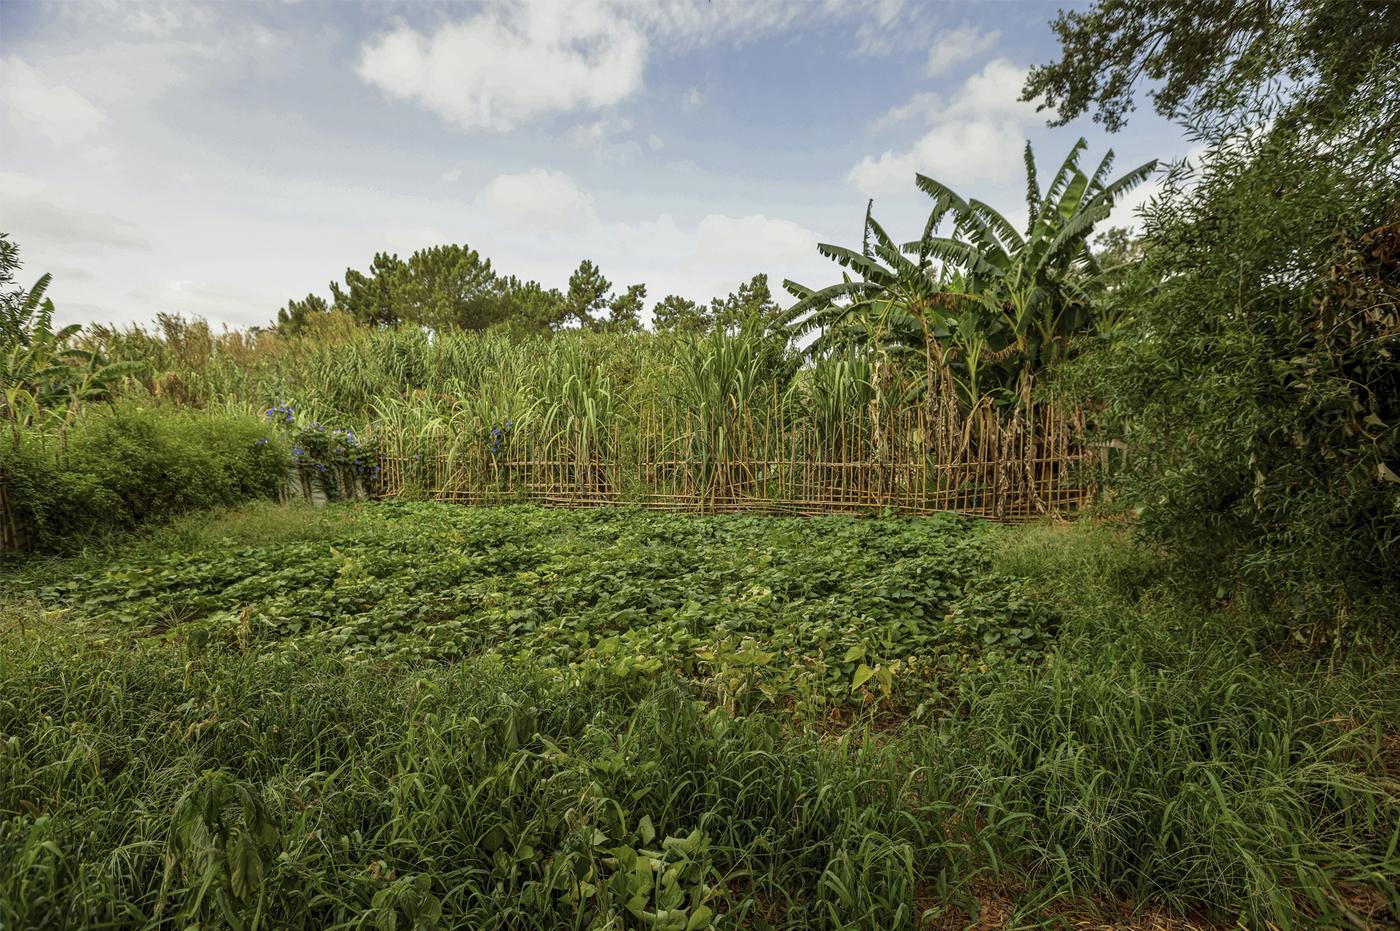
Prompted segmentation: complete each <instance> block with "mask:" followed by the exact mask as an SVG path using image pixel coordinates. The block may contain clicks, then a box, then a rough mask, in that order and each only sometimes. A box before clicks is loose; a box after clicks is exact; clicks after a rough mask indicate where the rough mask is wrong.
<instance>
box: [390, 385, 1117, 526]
mask: <svg viewBox="0 0 1400 931" xmlns="http://www.w3.org/2000/svg"><path fill="white" fill-rule="evenodd" d="M493 430H494V431H497V432H492V431H493ZM1083 436H1084V421H1083V416H1082V414H1080V413H1079V412H1078V411H1073V412H1069V413H1061V412H1060V411H1058V410H1056V409H1055V408H1053V407H1051V406H1049V405H1037V406H1034V407H1028V408H1024V409H1019V410H1015V411H1010V412H1007V411H1001V410H997V409H995V408H993V407H992V406H991V405H990V404H987V405H982V406H980V407H979V408H977V409H976V410H974V411H972V412H971V413H968V414H952V415H950V414H948V413H946V412H938V411H934V412H930V411H928V410H926V409H923V408H907V409H905V410H902V411H899V412H897V413H893V414H884V415H881V414H879V413H869V412H862V413H861V414H860V415H857V416H851V417H846V418H842V419H840V420H837V421H834V422H823V421H822V420H820V419H818V418H811V417H808V418H797V419H786V418H785V417H784V412H783V410H782V409H781V408H780V407H779V406H778V405H777V404H776V403H775V404H774V405H773V408H772V409H771V410H768V411H764V410H763V409H762V408H761V407H760V408H759V409H758V410H757V411H755V410H754V409H752V408H738V407H737V405H736V406H735V407H734V408H732V409H728V410H722V411H718V412H711V411H703V410H702V411H682V412H676V411H669V410H666V409H664V408H656V409H644V410H643V411H641V412H639V416H638V419H637V420H636V421H635V422H634V424H631V425H629V429H627V430H625V431H623V430H618V431H616V432H609V431H606V430H601V431H600V430H596V429H590V428H589V427H588V426H587V425H585V424H581V423H566V424H563V425H558V426H556V427H555V428H554V429H549V428H548V427H547V426H546V427H545V428H541V426H540V425H529V424H526V425H520V426H514V427H512V428H509V429H505V428H502V427H499V426H497V427H487V426H485V425H481V426H478V427H477V428H476V429H473V430H468V431H465V432H464V433H461V434H457V435H453V436H451V437H448V438H443V437H441V436H438V437H436V438H433V439H431V440H428V441H424V440H423V439H421V438H415V437H404V436H394V435H392V434H391V435H381V440H382V442H383V443H384V447H383V448H384V449H385V450H386V452H385V457H384V462H383V469H382V475H381V481H380V485H379V489H378V494H379V496H380V497H398V496H404V495H420V496H425V497H430V498H436V499H439V500H444V501H455V502H460V503H464V504H501V503H508V502H524V501H533V502H538V503H542V504H547V505H555V506H564V507H594V506H605V505H616V504H634V505H641V506H644V507H649V508H655V509H660V510H672V511H688V512H696V513H742V512H762V513H777V514H799V515H816V514H829V513H843V512H846V513H849V512H882V511H887V510H889V511H894V512H898V513H905V514H933V513H939V512H956V513H961V514H969V515H975V516H978V517H984V518H988V519H992V520H1001V521H1016V520H1026V519H1030V518H1034V517H1039V516H1042V515H1065V514H1069V513H1071V512H1073V511H1075V510H1077V509H1079V508H1080V507H1081V506H1082V505H1084V504H1085V503H1086V502H1088V501H1090V500H1091V499H1092V498H1094V496H1095V495H1096V489H1097V484H1098V481H1099V478H1100V476H1101V473H1102V465H1103V462H1102V451H1101V450H1099V449H1096V448H1094V447H1091V446H1089V445H1087V444H1085V443H1084V442H1083V441H1082V437H1083Z"/></svg>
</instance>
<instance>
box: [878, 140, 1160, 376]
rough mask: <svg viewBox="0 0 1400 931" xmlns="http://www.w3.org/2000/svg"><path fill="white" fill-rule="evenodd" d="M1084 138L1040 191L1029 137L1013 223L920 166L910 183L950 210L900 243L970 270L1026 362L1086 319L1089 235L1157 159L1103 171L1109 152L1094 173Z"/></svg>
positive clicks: (1061, 347) (1036, 360)
mask: <svg viewBox="0 0 1400 931" xmlns="http://www.w3.org/2000/svg"><path fill="white" fill-rule="evenodd" d="M1087 145H1088V143H1086V142H1085V140H1083V139H1080V140H1079V141H1078V142H1077V143H1075V145H1074V146H1073V148H1071V149H1070V152H1069V155H1068V156H1066V158H1065V160H1064V162H1063V163H1062V164H1061V165H1060V168H1059V170H1058V171H1056V173H1055V176H1054V177H1053V178H1052V179H1051V181H1050V184H1049V186H1048V187H1047V188H1046V189H1045V191H1044V192H1042V191H1041V190H1040V188H1039V185H1038V183H1037V180H1036V164H1035V153H1034V151H1033V150H1032V149H1031V146H1030V144H1029V143H1027V144H1026V150H1025V162H1026V189H1027V192H1026V207H1027V216H1028V218H1029V219H1028V222H1027V225H1026V230H1025V232H1024V233H1021V232H1018V231H1017V230H1016V228H1015V226H1014V225H1013V224H1012V223H1010V222H1009V221H1008V220H1007V219H1006V217H1005V216H1003V215H1002V214H1001V213H999V212H997V211H996V210H995V209H994V208H992V207H991V206H990V205H989V204H987V203H984V202H983V201H980V200H976V199H964V198H963V197H961V196H960V195H959V194H957V193H956V192H955V191H953V190H952V189H951V188H949V187H948V186H947V185H945V184H943V183H941V182H939V181H936V180H934V179H933V178H930V177H928V176H927V175H922V174H920V175H917V176H916V177H915V184H916V185H917V186H918V187H919V189H920V190H921V191H923V192H924V193H926V194H928V195H929V196H930V197H932V198H933V199H934V203H935V210H936V211H945V210H950V211H951V212H952V214H953V215H954V217H955V218H956V219H955V223H954V228H953V232H952V235H950V236H929V235H925V236H923V237H921V238H920V239H919V240H917V241H915V242H911V243H906V244H905V245H904V246H903V249H904V250H905V252H907V253H909V254H917V255H929V256H932V257H933V258H935V259H938V260H939V261H941V262H942V263H943V264H944V265H945V266H946V267H950V268H954V269H957V270H959V271H960V272H961V273H962V274H963V275H965V276H966V279H967V285H968V290H969V291H970V292H972V293H974V294H976V295H978V297H979V299H980V301H981V303H982V304H983V306H984V307H985V308H986V309H987V310H988V311H989V313H990V314H992V315H994V316H999V317H1000V318H1001V320H1002V322H1003V323H1004V325H1005V328H1006V335H1007V339H1008V341H1009V342H1010V344H1012V345H1014V346H1015V352H1014V356H1015V357H1016V359H1017V361H1019V362H1020V364H1021V365H1022V366H1023V367H1029V368H1037V367H1040V366H1043V365H1052V364H1054V363H1055V362H1058V361H1060V360H1061V359H1063V358H1064V357H1065V356H1066V355H1067V353H1068V351H1069V342H1070V340H1071V338H1072V337H1073V336H1074V334H1076V333H1079V332H1082V331H1083V330H1085V329H1086V328H1088V327H1089V326H1090V325H1091V323H1092V315H1093V310H1094V307H1093V300H1092V297H1091V293H1090V289H1091V288H1092V286H1093V283H1094V281H1095V280H1096V279H1097V278H1098V277H1099V276H1100V275H1101V269H1099V267H1098V264H1097V262H1096V261H1095V259H1094V255H1093V251H1092V250H1091V249H1090V248H1089V238H1090V236H1091V235H1093V232H1094V229H1095V227H1096V226H1097V225H1098V224H1100V223H1102V222H1103V221H1104V220H1106V219H1108V216H1109V213H1110V212H1111V211H1112V210H1113V205H1114V204H1115V203H1116V202H1117V201H1118V200H1119V199H1120V198H1121V197H1122V196H1123V195H1124V194H1126V193H1127V192H1128V191H1130V190H1132V189H1133V188H1134V187H1136V186H1137V185H1139V184H1141V183H1142V182H1143V181H1144V180H1146V178H1147V177H1148V175H1150V174H1151V173H1152V171H1153V170H1154V169H1155V168H1156V167H1157V163H1156V161H1150V162H1147V163H1145V164H1143V165H1139V166H1138V167H1137V168H1135V169H1133V170H1132V171H1130V172H1128V173H1127V174H1124V175H1122V176H1121V177H1119V178H1117V179H1115V180H1113V181H1109V180H1108V177H1109V172H1110V171H1111V170H1112V167H1113V160H1114V156H1113V152H1112V151H1110V152H1108V153H1107V154H1106V155H1105V156H1104V157H1103V159H1102V160H1100V162H1099V164H1098V166H1097V167H1096V168H1095V169H1094V171H1093V173H1092V174H1086V173H1085V172H1084V171H1083V170H1082V169H1081V168H1080V164H1079V162H1080V158H1081V156H1082V155H1083V153H1084V150H1085V149H1086V148H1087Z"/></svg>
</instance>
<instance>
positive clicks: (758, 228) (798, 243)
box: [695, 213, 817, 265]
mask: <svg viewBox="0 0 1400 931" xmlns="http://www.w3.org/2000/svg"><path fill="white" fill-rule="evenodd" d="M695 238H696V245H695V251H696V255H697V257H700V258H703V259H707V260H712V261H715V262H718V263H722V264H724V265H733V264H734V262H735V261H760V262H764V263H770V262H783V261H787V260H791V259H794V258H798V257H801V256H805V255H809V254H811V253H812V252H813V251H815V249H816V247H817V236H816V234H815V233H813V232H812V231H811V230H809V229H805V228H804V227H801V226H798V225H797V224H796V223H793V222H791V221H790V220H778V219H773V218H771V217H767V216H764V215H763V214H761V213H756V214H752V215H750V216H746V217H730V216H725V215H723V214H710V215H708V216H706V217H705V218H703V219H702V220H701V221H700V223H699V225H698V226H697V227H696V237H695Z"/></svg>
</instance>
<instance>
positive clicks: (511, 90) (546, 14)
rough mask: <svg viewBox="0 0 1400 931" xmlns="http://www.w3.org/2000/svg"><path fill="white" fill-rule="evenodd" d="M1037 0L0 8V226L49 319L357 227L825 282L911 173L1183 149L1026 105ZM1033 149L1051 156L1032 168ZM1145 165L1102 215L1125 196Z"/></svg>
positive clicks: (559, 267) (259, 276)
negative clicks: (840, 255)
mask: <svg viewBox="0 0 1400 931" xmlns="http://www.w3.org/2000/svg"><path fill="white" fill-rule="evenodd" d="M1056 8H1057V4H1054V3H1048V2H1038V0H1036V2H1012V0H1003V2H976V3H972V2H967V3H962V2H959V3H954V2H948V3H916V2H912V0H905V2H900V0H872V2H857V0H852V2H834V0H833V2H828V0H694V2H693V0H653V2H642V0H635V2H629V0H574V2H557V0H529V2H525V0H521V2H517V3H509V4H506V3H490V2H487V3H433V4H427V3H416V4H407V5H395V4H388V3H351V2H335V3H332V2H316V0H304V2H299V3H283V2H278V3H253V2H238V3H235V2H228V3H220V4H210V5H201V4H193V3H155V4H144V3H129V2H102V3H97V2H93V3H88V2H80V0H75V2H54V3H47V2H41V3H25V2H15V0H6V2H3V3H0V229H5V230H7V231H8V232H10V233H11V235H12V237H13V238H14V239H16V240H17V241H18V242H19V243H20V245H21V248H22V250H23V258H24V261H25V271H24V274H23V277H24V278H26V279H29V278H33V277H37V276H38V275H39V274H40V273H41V272H44V271H49V272H52V273H53V274H54V278H55V281H54V284H53V286H52V289H51V291H50V294H51V296H52V297H53V298H54V300H55V303H56V304H57V305H58V307H59V312H60V316H61V318H62V319H63V320H64V321H65V322H74V321H76V322H84V321H93V320H96V321H103V322H129V321H136V322H146V321H150V320H151V319H153V318H154V316H155V314H156V313H157V312H162V311H165V312H176V313H183V314H186V315H191V316H201V317H206V318H208V319H210V320H212V321H215V322H218V323H221V324H227V325H229V326H246V325H250V324H259V323H265V322H267V321H268V320H270V319H271V318H272V317H274V316H275V314H276V310H277V308H278V307H279V306H280V305H281V304H283V303H284V302H285V301H286V299H287V298H289V297H300V296H302V295H304V294H306V293H307V292H313V291H314V292H317V293H321V294H326V293H328V288H327V282H329V281H330V280H331V279H332V278H337V279H338V278H340V277H341V276H342V275H343V274H344V271H345V268H346V267H347V266H353V267H356V268H363V267H365V266H366V265H367V264H368V262H369V259H370V258H371V256H372V255H373V253H374V252H376V251H380V250H388V251H394V252H398V253H400V254H401V255H407V254H408V253H410V252H412V251H413V250H414V249H416V248H420V247H423V246H430V245H435V244H439V243H445V242H464V243H468V244H470V245H471V246H472V247H473V248H476V249H478V250H480V251H481V252H482V253H483V254H484V255H486V256H488V257H490V258H491V259H492V261H493V264H494V266H495V267H496V268H497V269H498V270H500V271H502V272H505V273H509V274H514V275H517V276H519V277H523V278H535V279H538V280H540V281H542V282H543V283H545V284H546V285H552V286H560V287H562V286H563V285H564V283H565V281H566V280H567V278H568V275H569V272H570V271H571V270H572V269H573V268H574V267H575V266H576V265H577V264H578V262H579V260H580V259H583V258H589V259H592V260H594V261H595V262H597V263H598V264H599V265H600V266H601V267H602V269H603V272H604V273H605V274H606V275H607V276H608V277H609V278H610V279H611V280H612V281H613V282H614V284H615V285H616V286H617V288H618V289H619V290H621V289H622V288H623V287H625V286H626V285H628V284H631V283H634V282H642V283H645V284H646V285H647V286H648V298H649V302H651V303H654V302H655V301H657V300H659V299H660V298H661V297H663V296H664V295H666V294H668V293H679V294H682V295H684V296H687V297H690V298H692V299H697V300H703V299H708V298H710V297H712V296H714V295H716V294H723V293H725V292H728V291H729V290H731V289H733V288H734V287H735V286H736V285H737V284H738V283H739V282H740V281H743V280H745V279H747V278H748V277H749V276H750V275H752V274H754V273H755V272H767V273H768V274H769V275H770V277H771V278H772V279H773V280H774V283H775V284H776V283H777V282H779V281H781V280H782V279H783V278H785V277H789V278H794V279H796V280H798V281H802V282H804V283H807V284H814V285H815V284H825V283H829V282H831V281H834V280H836V278H837V276H838V274H839V273H838V270H837V269H836V268H835V266H833V265H831V264H830V263H828V262H826V261H825V260H823V259H821V258H820V257H819V256H818V255H817V254H816V252H815V244H816V243H817V242H819V241H835V242H839V243H846V244H852V243H855V242H858V241H859V236H860V224H861V218H862V216H863V213H864V209H865V201H866V198H867V197H874V198H875V210H876V215H877V216H878V217H880V218H881V220H882V222H884V223H885V225H886V227H887V228H888V229H890V231H891V233H893V234H895V235H896V236H897V237H898V238H903V237H907V238H913V237H914V236H915V235H917V233H918V231H919V229H920V227H921V225H922V220H923V218H924V216H925V215H926V205H927V200H926V198H925V197H924V196H923V195H921V194H919V193H918V192H917V190H916V189H915V188H914V185H913V176H914V173H915V172H916V171H920V172H923V173H925V174H930V175H933V176H934V177H937V178H939V179H940V180H943V181H945V182H947V183H949V184H951V185H952V186H953V187H955V188H956V189H958V190H960V191H962V192H963V193H965V194H967V195H969V196H979V197H982V198H983V199H986V200H989V201H990V202H991V203H993V204H995V205H998V206H999V207H1001V208H1002V209H1003V211H1004V212H1006V213H1007V214H1008V216H1011V217H1013V218H1014V219H1016V220H1017V221H1018V222H1019V221H1020V219H1021V218H1022V217H1023V216H1024V207H1023V206H1021V205H1022V204H1023V198H1024V194H1023V191H1024V182H1023V180H1022V177H1023V174H1022V166H1021V147H1022V145H1023V144H1024V141H1025V140H1027V139H1029V140H1031V141H1032V143H1033V144H1034V145H1035V147H1036V151H1037V153H1038V155H1039V159H1040V161H1041V163H1042V165H1044V166H1045V167H1044V168H1043V169H1042V170H1043V171H1044V172H1046V173H1048V172H1049V171H1051V170H1053V168H1054V166H1055V165H1056V164H1058V162H1059V160H1060V159H1061V158H1062V157H1063V154H1064V152H1065V151H1066V150H1067V149H1068V147H1069V146H1070V145H1071V144H1073V142H1074V141H1075V140H1076V139H1077V138H1078V137H1079V136H1081V135H1082V136H1086V137H1087V138H1088V139H1089V141H1090V146H1091V148H1090V155H1091V156H1092V157H1093V158H1095V159H1097V157H1098V156H1099V155H1100V154H1101V153H1102V152H1103V151H1104V150H1105V149H1107V148H1109V147H1110V146H1111V147H1112V148H1113V149H1114V150H1115V151H1116V152H1117V153H1118V162H1117V164H1118V166H1119V167H1120V168H1121V169H1123V170H1126V169H1128V168H1130V167H1133V166H1135V165H1137V164H1139V163H1141V162H1143V161H1146V160H1148V159H1149V158H1154V157H1156V158H1171V157H1178V156H1180V155H1182V154H1184V153H1185V151H1186V150H1187V145H1186V143H1185V141H1184V140H1183V138H1182V136H1181V133H1180V132H1179V131H1178V130H1177V129H1176V128H1175V127H1173V126H1171V125H1169V124H1166V123H1164V122H1163V121H1161V120H1160V119H1157V118H1156V117H1155V116H1154V115H1153V114H1151V113H1150V112H1148V111H1143V112H1140V113H1138V114H1137V116H1136V118H1135V119H1134V120H1133V121H1132V123H1131V124H1130V125H1129V128H1128V129H1127V130H1125V131H1124V132H1122V133H1119V134H1118V135H1117V136H1115V137H1108V136H1107V135H1105V134H1104V133H1103V132H1102V131H1100V130H1099V129H1098V127H1097V126H1095V125H1094V124H1093V123H1092V122H1091V121H1089V120H1088V119H1083V120H1080V121H1077V122H1076V123H1074V124H1071V125H1070V126H1067V127H1063V128H1059V129H1050V128H1047V127H1046V126H1045V121H1046V114H1043V113H1042V114H1037V113H1035V112H1034V108H1033V107H1031V106H1029V105H1027V104H1020V103H1018V102H1017V101H1016V97H1017V96H1018V92H1019V89H1020V86H1021V80H1022V78H1023V76H1024V74H1025V70H1026V68H1027V67H1028V66H1029V65H1030V64H1033V63H1038V62H1045V61H1049V60H1051V59H1052V58H1053V57H1054V55H1055V48H1056V47H1055V44H1054V40H1053V35H1052V33H1051V32H1050V29H1049V26H1048V23H1049V21H1050V20H1051V19H1053V17H1054V15H1055V11H1056ZM1050 163H1053V164H1050ZM1150 190H1151V186H1150V185H1148V186H1145V187H1144V188H1142V189H1140V190H1139V192H1138V193H1137V194H1136V195H1135V196H1134V197H1133V198H1132V199H1131V201H1130V202H1129V203H1126V204H1125V205H1124V206H1123V207H1122V208H1121V209H1120V212H1119V216H1118V217H1116V218H1115V219H1116V220H1118V221H1120V222H1130V221H1131V216H1132V210H1133V207H1134V205H1135V204H1136V203H1138V202H1140V201H1141V200H1142V199H1143V197H1145V196H1146V195H1147V194H1148V193H1150Z"/></svg>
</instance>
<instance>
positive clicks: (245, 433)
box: [0, 404, 288, 550]
mask: <svg viewBox="0 0 1400 931" xmlns="http://www.w3.org/2000/svg"><path fill="white" fill-rule="evenodd" d="M268 436H269V434H268V431H267V428H266V427H265V426H264V424H262V423H260V422H259V421H258V419H257V418H254V417H251V416H244V415H220V414H214V413H203V412H192V411H171V410H168V409H152V408H143V407H139V406H136V405H134V404H122V405H118V406H116V407H114V408H94V409H91V410H89V411H87V412H85V413H84V414H83V416H81V417H79V418H78V419H77V420H75V421H74V422H73V424H72V425H71V428H70V429H69V430H68V431H67V435H66V439H64V440H62V441H60V440H59V439H57V438H54V437H49V436H44V435H41V434H26V435H24V436H22V437H21V438H20V441H19V442H18V443H15V444H0V474H3V475H4V476H5V477H6V479H7V481H8V491H9V499H10V506H11V508H12V509H13V510H14V513H15V516H16V518H17V520H18V522H19V524H20V525H21V526H22V527H24V528H26V530H27V533H28V534H29V536H30V538H31V539H30V543H31V545H32V546H33V547H34V548H35V549H39V550H63V549H72V548H76V547H78V546H80V545H82V544H83V543H85V542H91V541H93V540H94V539H97V538H100V537H102V536H104V535H106V534H109V533H111V532H114V531H123V530H130V529H132V528H135V527H137V526H139V525H141V524H144V523H148V522H151V521H163V520H167V519H169V518H170V517H172V516H174V515H176V514H179V513H181V512H184V511H190V510H195V509H199V508H208V507H214V506H224V505H232V504H238V503H241V502H243V501H247V500H249V499H251V498H259V497H276V496H277V495H278V494H279V493H280V492H281V490H282V488H283V486H284V484H285V482H286V477H287V468H288V459H287V454H286V451H285V448H284V447H282V446H281V445H279V444H277V443H270V442H267V439H268ZM260 441H261V442H260Z"/></svg>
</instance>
